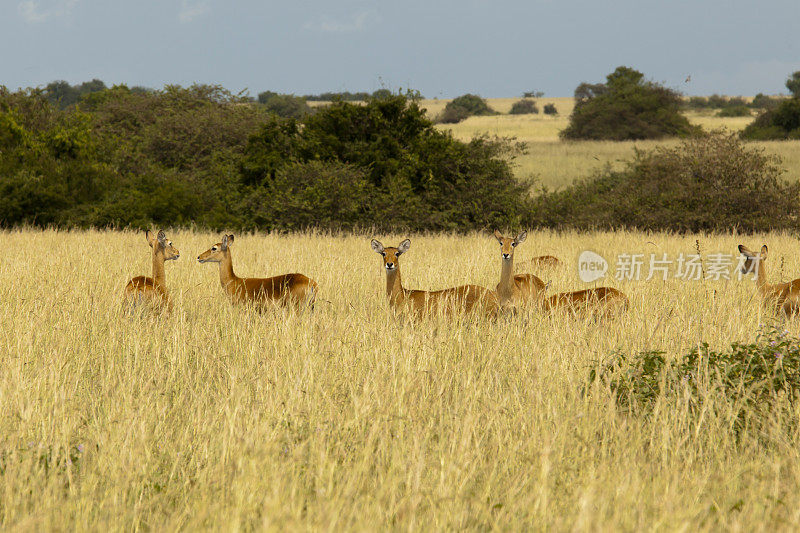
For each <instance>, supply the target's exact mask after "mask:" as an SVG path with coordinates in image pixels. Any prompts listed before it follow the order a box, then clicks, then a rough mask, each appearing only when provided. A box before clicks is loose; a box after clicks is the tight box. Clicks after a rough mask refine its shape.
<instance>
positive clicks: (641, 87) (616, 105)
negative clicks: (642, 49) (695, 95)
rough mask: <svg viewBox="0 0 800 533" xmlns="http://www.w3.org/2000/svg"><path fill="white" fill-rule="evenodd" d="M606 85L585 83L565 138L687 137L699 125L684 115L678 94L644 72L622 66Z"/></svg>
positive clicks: (578, 89)
mask: <svg viewBox="0 0 800 533" xmlns="http://www.w3.org/2000/svg"><path fill="white" fill-rule="evenodd" d="M606 80H607V81H606V83H605V84H598V85H589V84H585V83H582V84H581V85H579V86H578V88H577V89H576V90H575V98H576V103H575V108H574V109H573V111H572V115H570V123H569V126H567V127H566V128H565V129H564V130H562V131H561V134H560V135H561V137H562V138H563V139H594V140H614V141H625V140H638V139H660V138H663V137H670V136H686V135H688V134H690V133H692V132H694V131H697V129H698V128H697V127H693V126H691V125H690V124H689V121H688V120H687V119H686V117H684V116H683V115H681V114H680V107H681V99H680V96H679V95H678V93H676V92H674V91H672V90H671V89H667V88H665V87H662V86H661V85H658V84H656V83H653V82H646V81H644V75H643V74H642V73H641V72H638V71H636V70H633V69H631V68H628V67H618V68H617V69H616V70H615V71H614V72H612V73H611V74H609V75H608V76H607V78H606Z"/></svg>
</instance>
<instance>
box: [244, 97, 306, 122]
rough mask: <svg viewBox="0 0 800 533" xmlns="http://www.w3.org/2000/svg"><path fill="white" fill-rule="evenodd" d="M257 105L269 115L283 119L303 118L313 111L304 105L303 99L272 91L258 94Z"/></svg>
mask: <svg viewBox="0 0 800 533" xmlns="http://www.w3.org/2000/svg"><path fill="white" fill-rule="evenodd" d="M258 103H259V104H261V105H263V106H264V109H266V110H267V111H268V112H270V113H274V114H276V115H278V116H279V117H283V118H296V119H299V118H303V117H304V116H306V115H308V114H310V113H312V112H313V111H314V110H313V109H312V108H311V107H310V106H309V105H308V104H307V103H306V100H305V98H302V97H300V96H295V95H293V94H278V93H274V92H272V91H265V92H263V93H259V95H258Z"/></svg>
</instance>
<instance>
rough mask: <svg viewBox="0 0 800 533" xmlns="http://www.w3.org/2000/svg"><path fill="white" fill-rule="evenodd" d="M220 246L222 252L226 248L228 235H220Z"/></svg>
mask: <svg viewBox="0 0 800 533" xmlns="http://www.w3.org/2000/svg"><path fill="white" fill-rule="evenodd" d="M221 248H222V251H223V252H224V251H225V250H227V249H228V236H227V235H223V236H222V246H221Z"/></svg>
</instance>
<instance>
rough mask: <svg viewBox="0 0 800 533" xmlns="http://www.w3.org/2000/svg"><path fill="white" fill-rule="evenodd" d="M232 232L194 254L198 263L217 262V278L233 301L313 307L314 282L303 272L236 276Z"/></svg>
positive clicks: (315, 291) (314, 295)
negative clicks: (199, 252)
mask: <svg viewBox="0 0 800 533" xmlns="http://www.w3.org/2000/svg"><path fill="white" fill-rule="evenodd" d="M232 244H233V235H223V236H222V242H218V243H217V244H215V245H214V246H212V247H211V248H209V249H208V250H206V251H205V252H203V253H202V254H200V255H199V256H198V257H197V261H199V262H200V263H219V281H220V283H221V284H222V288H223V289H225V292H226V293H227V294H228V296H229V297H230V299H231V301H233V302H234V303H244V302H252V303H256V304H261V305H263V304H266V303H275V304H278V305H288V304H291V305H293V306H295V307H296V308H297V309H298V310H299V309H300V306H301V304H303V303H305V304H306V305H308V307H309V308H311V309H313V308H314V300H315V299H316V296H317V282H316V281H314V280H313V279H311V278H308V277H306V276H304V275H303V274H283V275H281V276H275V277H272V278H240V277H239V276H237V275H236V274H234V273H233V258H232V257H231V245H232Z"/></svg>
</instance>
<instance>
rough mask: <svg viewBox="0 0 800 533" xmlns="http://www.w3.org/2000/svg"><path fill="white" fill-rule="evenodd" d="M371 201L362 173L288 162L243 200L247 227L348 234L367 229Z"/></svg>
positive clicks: (370, 188) (369, 186)
mask: <svg viewBox="0 0 800 533" xmlns="http://www.w3.org/2000/svg"><path fill="white" fill-rule="evenodd" d="M374 200H375V192H374V187H373V186H372V184H370V183H369V182H368V181H367V179H366V177H365V173H364V171H362V170H360V169H358V168H355V167H353V166H351V165H346V164H342V163H321V162H319V161H310V162H307V163H290V164H288V165H287V166H284V167H283V168H281V169H280V171H278V172H277V173H276V175H275V178H274V179H273V180H271V181H270V182H269V183H268V184H265V185H263V186H259V187H255V188H253V189H252V190H250V191H249V192H248V194H247V196H246V197H245V198H244V200H243V202H244V203H243V217H244V220H246V221H247V222H246V226H247V227H248V228H262V229H268V230H274V229H286V230H302V229H306V228H320V229H328V230H343V229H344V230H352V229H355V228H357V227H359V226H364V227H366V226H368V225H369V223H368V222H367V221H368V214H369V212H370V210H371V208H372V207H373V201H374Z"/></svg>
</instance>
